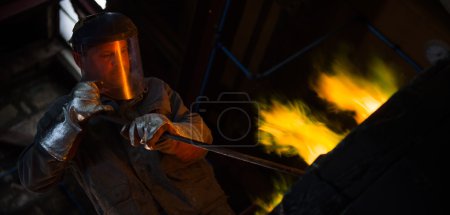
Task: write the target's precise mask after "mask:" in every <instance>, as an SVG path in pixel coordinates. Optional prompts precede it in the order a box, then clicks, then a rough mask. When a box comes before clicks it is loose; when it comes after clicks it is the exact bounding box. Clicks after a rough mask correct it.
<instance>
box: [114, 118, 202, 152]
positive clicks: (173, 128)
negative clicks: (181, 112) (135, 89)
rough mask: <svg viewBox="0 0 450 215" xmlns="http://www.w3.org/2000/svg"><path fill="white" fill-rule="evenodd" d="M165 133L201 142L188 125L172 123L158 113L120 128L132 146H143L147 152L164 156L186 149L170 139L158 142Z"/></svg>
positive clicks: (194, 130)
mask: <svg viewBox="0 0 450 215" xmlns="http://www.w3.org/2000/svg"><path fill="white" fill-rule="evenodd" d="M126 132H128V134H126ZM165 132H168V133H170V134H174V135H179V136H182V137H186V138H189V139H193V140H197V141H203V140H202V137H201V135H200V133H199V132H198V131H197V130H196V129H195V128H193V127H192V125H190V123H173V122H171V121H170V120H169V119H168V118H167V117H166V116H165V115H163V114H159V113H150V114H146V115H143V116H140V117H137V118H136V119H134V120H133V121H132V122H131V123H130V124H129V125H126V126H124V127H123V128H122V134H124V135H126V136H128V138H129V139H130V143H131V145H133V146H138V145H139V144H143V145H144V146H145V148H146V149H147V150H159V151H161V152H163V153H166V154H177V153H178V152H179V151H180V150H181V148H186V147H183V146H180V144H183V145H185V143H180V142H178V141H174V140H170V139H169V140H165V141H160V138H161V136H162V135H163V134H164V133H165ZM194 148H195V147H194Z"/></svg>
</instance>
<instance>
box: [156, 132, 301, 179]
mask: <svg viewBox="0 0 450 215" xmlns="http://www.w3.org/2000/svg"><path fill="white" fill-rule="evenodd" d="M163 136H164V137H168V138H171V139H174V140H177V141H181V142H184V143H188V144H191V145H193V146H196V147H199V148H202V149H206V150H208V151H211V152H214V153H217V154H221V155H224V156H227V157H231V158H234V159H238V160H241V161H245V162H248V163H252V164H255V165H258V166H261V167H265V168H268V169H272V170H275V171H278V172H283V173H287V174H291V175H295V176H302V175H304V174H305V171H304V170H301V169H298V168H295V167H291V166H286V165H283V164H280V163H276V162H273V161H269V160H266V159H262V158H258V157H255V156H251V155H247V154H244V153H240V152H237V151H233V150H229V149H226V148H223V147H217V146H211V145H208V144H206V143H202V142H199V141H196V140H192V139H189V138H185V137H182V136H178V135H172V134H164V135H163Z"/></svg>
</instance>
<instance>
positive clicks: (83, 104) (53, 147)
mask: <svg viewBox="0 0 450 215" xmlns="http://www.w3.org/2000/svg"><path fill="white" fill-rule="evenodd" d="M112 110H113V107H111V106H110V105H103V104H102V103H101V101H100V90H99V88H98V87H97V85H96V84H95V83H94V82H80V83H78V84H77V85H76V86H75V87H74V89H73V91H72V94H71V99H70V101H69V102H68V103H67V104H66V105H65V106H63V110H62V114H63V119H64V120H63V121H62V122H55V125H53V126H50V129H48V130H46V131H45V134H44V135H43V136H42V138H41V139H40V141H39V142H40V144H41V146H42V147H43V148H44V149H45V150H46V151H47V152H48V153H49V154H50V155H52V156H53V157H54V158H56V159H57V160H60V161H64V160H66V159H67V155H68V154H69V151H70V149H71V148H72V145H73V143H74V141H75V139H76V137H77V136H78V134H79V133H80V132H81V130H82V129H81V127H80V125H79V123H82V122H85V121H87V120H88V119H89V118H91V117H92V116H93V115H95V114H97V113H100V112H102V111H112Z"/></svg>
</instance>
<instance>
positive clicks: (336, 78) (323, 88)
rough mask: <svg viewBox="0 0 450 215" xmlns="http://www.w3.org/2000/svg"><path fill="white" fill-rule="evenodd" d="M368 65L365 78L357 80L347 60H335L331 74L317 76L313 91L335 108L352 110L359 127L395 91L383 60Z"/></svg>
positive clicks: (392, 78)
mask: <svg viewBox="0 0 450 215" xmlns="http://www.w3.org/2000/svg"><path fill="white" fill-rule="evenodd" d="M370 65H371V66H370V67H369V68H371V71H369V75H368V77H361V76H357V75H353V74H352V73H351V72H350V70H349V68H351V66H350V62H349V61H347V60H340V61H336V62H335V63H333V65H332V70H333V73H331V74H328V73H321V74H320V76H319V78H318V81H317V84H313V88H314V90H315V91H316V92H317V94H318V95H319V97H320V98H322V99H324V100H326V101H328V102H330V103H333V104H334V105H336V107H337V108H338V109H340V110H347V111H353V112H354V113H355V120H356V122H358V124H359V123H361V122H362V121H364V120H365V119H366V118H367V117H368V116H369V115H370V114H372V113H373V112H374V111H375V110H377V109H378V108H379V107H380V106H381V105H382V104H383V103H384V102H385V101H386V100H387V99H388V98H389V97H390V96H391V95H392V94H393V93H394V92H396V91H397V89H398V88H397V84H396V79H395V78H394V76H393V74H394V72H393V70H392V69H391V68H389V67H388V66H387V65H386V64H385V63H384V62H383V61H381V60H380V59H379V58H374V59H373V60H372V62H371V64H370Z"/></svg>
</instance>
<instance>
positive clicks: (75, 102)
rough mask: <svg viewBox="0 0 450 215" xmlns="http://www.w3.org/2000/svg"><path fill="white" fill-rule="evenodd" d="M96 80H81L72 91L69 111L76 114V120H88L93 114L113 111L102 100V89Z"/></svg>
mask: <svg viewBox="0 0 450 215" xmlns="http://www.w3.org/2000/svg"><path fill="white" fill-rule="evenodd" d="M98 84H101V83H95V82H80V83H78V84H77V85H76V86H75V88H74V89H73V91H72V101H70V103H69V105H68V106H69V108H68V109H69V111H71V112H73V114H74V115H75V117H74V118H75V119H73V120H75V121H76V122H83V121H86V120H88V119H89V118H90V117H92V116H93V115H95V114H97V113H100V112H103V111H113V110H114V109H113V107H112V106H110V105H103V104H102V102H101V101H100V90H99V88H98V86H97V85H98Z"/></svg>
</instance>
